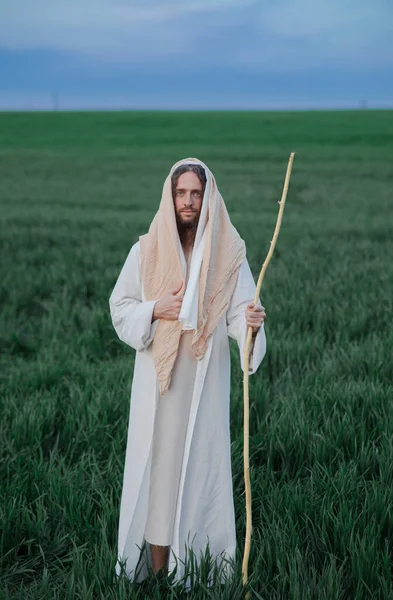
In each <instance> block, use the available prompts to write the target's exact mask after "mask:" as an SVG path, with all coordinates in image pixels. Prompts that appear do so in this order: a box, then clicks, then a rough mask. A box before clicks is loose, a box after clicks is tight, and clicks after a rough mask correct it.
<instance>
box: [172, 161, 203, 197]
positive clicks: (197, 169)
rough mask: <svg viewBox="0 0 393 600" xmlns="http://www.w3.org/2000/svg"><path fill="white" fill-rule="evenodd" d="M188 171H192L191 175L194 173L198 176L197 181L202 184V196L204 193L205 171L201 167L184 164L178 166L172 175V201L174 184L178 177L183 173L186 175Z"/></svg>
mask: <svg viewBox="0 0 393 600" xmlns="http://www.w3.org/2000/svg"><path fill="white" fill-rule="evenodd" d="M188 171H192V172H193V173H195V175H197V176H198V179H199V181H200V182H201V184H202V195H203V194H204V193H205V187H206V181H207V179H206V173H205V169H204V168H203V167H202V165H190V164H187V163H185V164H184V165H180V166H178V167H177V169H175V170H174V171H173V173H172V177H171V180H172V198H173V200H174V199H175V192H176V184H177V181H178V179H179V177H180V175H183V173H187V172H188Z"/></svg>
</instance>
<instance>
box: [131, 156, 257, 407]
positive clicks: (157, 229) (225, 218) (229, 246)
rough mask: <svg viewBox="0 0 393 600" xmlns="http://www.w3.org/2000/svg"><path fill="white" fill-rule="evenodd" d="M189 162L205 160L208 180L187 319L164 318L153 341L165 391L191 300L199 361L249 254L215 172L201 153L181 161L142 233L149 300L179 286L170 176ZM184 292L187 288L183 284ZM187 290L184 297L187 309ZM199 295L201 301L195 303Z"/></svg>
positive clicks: (143, 273)
mask: <svg viewBox="0 0 393 600" xmlns="http://www.w3.org/2000/svg"><path fill="white" fill-rule="evenodd" d="M187 163H196V164H200V165H201V166H202V167H203V168H204V169H205V172H206V176H207V182H206V187H205V194H204V197H203V201H202V208H201V214H200V219H199V223H198V230H197V234H196V239H195V242H196V243H195V244H194V250H193V255H192V259H191V268H190V279H189V286H187V287H190V289H191V288H192V287H193V288H194V291H193V295H194V298H191V299H190V298H188V300H187V302H186V304H187V303H188V310H187V313H188V314H186V315H183V319H182V321H180V320H176V321H174V320H173V321H172V320H167V319H159V323H158V325H157V329H156V332H155V335H154V339H153V341H152V355H153V361H154V365H155V369H156V373H157V379H158V385H159V390H160V395H161V396H163V395H164V394H165V392H166V391H167V390H168V388H169V386H170V381H171V376H172V371H173V367H174V364H175V360H176V357H177V352H178V348H179V343H180V336H181V334H182V329H183V328H188V327H187V323H188V324H189V323H190V322H192V305H194V306H195V305H196V306H197V327H196V329H195V330H194V334H193V339H192V344H191V348H192V351H193V354H194V356H195V358H196V359H197V360H200V359H201V358H203V356H204V354H205V352H206V348H207V343H208V341H209V338H210V337H211V335H212V334H213V332H214V330H215V329H216V327H217V325H218V323H219V320H220V318H221V317H222V315H223V314H224V313H225V312H226V311H227V309H228V306H229V303H230V301H231V297H232V295H233V292H234V289H235V286H236V281H237V276H238V272H239V267H240V265H241V264H242V262H243V260H244V259H245V256H246V248H245V243H244V241H243V240H242V239H241V238H240V236H239V234H238V232H237V231H236V229H235V227H234V226H233V225H232V223H231V221H230V219H229V215H228V212H227V209H226V206H225V204H224V200H223V198H222V196H221V194H220V192H219V190H218V187H217V184H216V181H215V178H214V175H213V174H212V172H211V171H210V170H209V169H208V167H207V166H206V165H205V164H204V163H203V162H202V161H200V160H199V159H197V158H188V159H183V160H181V161H178V162H177V163H175V164H174V165H173V167H172V168H171V170H170V172H169V175H168V176H167V178H166V179H165V182H164V186H163V190H162V197H161V202H160V205H159V209H158V211H157V213H156V215H155V217H154V219H153V221H152V223H151V225H150V228H149V231H148V233H147V234H145V235H142V236H140V238H139V240H140V249H141V279H142V285H143V290H144V295H145V298H146V300H159V299H160V298H162V297H163V296H164V295H165V294H166V293H167V292H168V290H169V289H172V288H174V287H176V286H179V284H180V281H181V279H182V277H183V272H184V255H183V252H182V247H181V243H180V238H179V234H178V230H177V224H176V215H175V208H174V201H173V197H172V182H171V176H172V173H173V171H174V170H175V169H176V168H177V167H178V166H179V165H181V164H187ZM198 249H199V251H198ZM201 253H202V258H201V260H199V261H198V254H199V255H200V254H201ZM198 262H199V263H200V264H199V265H198ZM195 272H197V275H198V277H197V279H198V285H194V286H192V285H191V286H190V281H191V279H192V276H193V275H194V279H195ZM183 281H184V278H183ZM181 291H184V283H183V288H182V290H181ZM186 294H187V292H186V293H185V295H184V298H183V303H182V310H183V304H185V300H186ZM195 295H196V296H197V298H198V302H197V303H195V301H194V302H193V300H195ZM183 312H184V311H183ZM180 316H181V315H179V318H180ZM184 323H185V326H184Z"/></svg>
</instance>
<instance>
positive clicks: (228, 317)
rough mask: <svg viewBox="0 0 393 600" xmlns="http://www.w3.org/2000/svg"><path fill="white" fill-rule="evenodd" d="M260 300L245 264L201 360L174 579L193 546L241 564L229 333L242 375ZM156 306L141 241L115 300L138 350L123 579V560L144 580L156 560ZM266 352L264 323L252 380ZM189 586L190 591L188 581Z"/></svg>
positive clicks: (121, 541) (172, 558)
mask: <svg viewBox="0 0 393 600" xmlns="http://www.w3.org/2000/svg"><path fill="white" fill-rule="evenodd" d="M254 294H255V282H254V278H253V276H252V273H251V270H250V267H249V265H248V261H247V259H245V260H244V262H243V263H242V265H241V267H240V269H239V276H238V280H237V284H236V288H235V291H234V293H233V296H232V299H231V302H230V305H229V308H228V310H227V312H226V314H225V315H223V316H222V318H221V319H220V321H219V324H218V326H217V328H216V330H215V331H214V333H213V335H212V336H211V338H210V340H209V343H208V346H207V350H206V353H205V355H204V357H203V358H202V359H201V360H200V361H198V366H197V372H196V377H195V385H194V390H193V397H192V401H191V407H190V415H189V422H188V428H187V435H186V441H185V447H184V454H183V462H182V473H181V477H180V486H179V492H178V502H177V510H176V516H175V524H174V532H173V541H172V545H171V549H170V554H169V563H168V572H169V573H171V572H172V570H173V569H174V568H175V567H176V564H177V572H176V577H175V578H174V581H179V580H180V578H182V577H183V576H184V564H183V562H182V561H185V560H186V557H187V555H188V548H187V551H186V549H185V544H187V545H189V546H191V545H192V549H193V551H194V553H195V557H196V558H197V560H198V557H199V556H200V553H201V552H202V553H204V552H205V549H206V544H207V542H209V547H210V553H211V555H213V557H218V556H219V555H221V553H223V554H222V555H221V556H224V557H225V556H226V557H230V558H232V559H234V558H235V552H236V530H235V512H234V503H233V488H232V469H231V453H230V450H231V446H230V429H229V425H230V423H229V400H230V353H229V340H228V335H229V336H230V337H231V338H233V339H235V340H236V341H237V343H238V346H239V350H240V361H241V367H242V369H243V354H244V347H245V341H246V336H247V325H246V320H245V311H246V308H247V304H248V303H249V302H253V299H254ZM157 300H158V298H157ZM157 300H151V301H146V300H145V297H144V293H143V287H142V283H141V277H140V244H139V242H137V243H136V244H134V246H133V247H132V248H131V250H130V252H129V254H128V256H127V258H126V261H125V263H124V265H123V268H122V270H121V272H120V274H119V277H118V279H117V282H116V284H115V287H114V289H113V291H112V294H111V296H110V299H109V306H110V312H111V317H112V323H113V326H114V328H115V330H116V333H117V335H118V336H119V338H120V339H121V340H122V341H123V342H125V343H126V344H128V345H129V346H131V347H132V348H134V349H135V350H136V357H135V366H134V376H133V381H132V387H131V404H130V413H129V422H128V436H127V449H126V458H125V467H124V477H123V489H122V496H121V505H120V519H119V532H118V557H117V563H116V573H117V574H118V575H119V574H120V571H121V569H120V564H119V561H121V562H123V563H124V561H126V564H125V571H126V573H127V576H128V577H129V578H130V579H131V580H135V581H137V582H140V581H142V580H143V579H145V577H146V576H147V574H148V572H147V565H146V560H147V561H148V560H149V559H148V556H147V557H146V559H144V558H143V555H142V558H141V553H140V548H142V546H143V543H144V532H145V525H146V521H147V511H148V497H149V496H148V495H149V483H150V468H151V449H152V439H153V428H154V417H155V410H156V406H157V402H159V401H160V396H159V391H158V384H157V377H156V372H155V367H154V363H153V358H152V352H151V346H150V345H151V342H152V340H153V338H154V334H155V331H156V329H157V326H158V323H159V321H158V320H156V321H154V322H153V323H152V322H151V319H152V314H153V309H154V305H155V303H156V301H157ZM265 353H266V337H265V330H264V325H263V324H262V327H261V328H260V330H259V332H258V334H257V336H256V338H255V343H254V346H253V351H252V354H251V356H250V371H249V373H250V375H252V374H253V373H255V371H256V370H257V369H258V367H259V365H260V363H261V361H262V359H263V357H264V356H265ZM138 546H139V548H138ZM140 558H141V562H140V563H139V565H138V569H137V570H136V567H137V563H138V561H139V559H140ZM176 559H177V560H176ZM217 564H219V563H217ZM223 581H224V580H223ZM185 585H186V588H189V587H190V584H189V581H188V579H187V581H186V584H185Z"/></svg>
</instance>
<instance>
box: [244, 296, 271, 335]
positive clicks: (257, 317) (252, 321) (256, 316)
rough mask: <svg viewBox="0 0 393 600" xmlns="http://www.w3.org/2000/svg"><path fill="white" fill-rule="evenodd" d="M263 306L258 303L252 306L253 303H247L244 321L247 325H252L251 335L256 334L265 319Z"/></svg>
mask: <svg viewBox="0 0 393 600" xmlns="http://www.w3.org/2000/svg"><path fill="white" fill-rule="evenodd" d="M265 317H266V313H265V308H264V307H263V306H260V305H259V304H257V305H255V306H254V303H250V304H248V305H247V310H246V323H247V326H248V327H252V332H253V335H256V334H257V333H258V331H259V329H260V328H261V325H262V323H263V321H264V320H265Z"/></svg>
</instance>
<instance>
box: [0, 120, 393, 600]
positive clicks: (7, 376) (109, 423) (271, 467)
mask: <svg viewBox="0 0 393 600" xmlns="http://www.w3.org/2000/svg"><path fill="white" fill-rule="evenodd" d="M291 151H296V156H295V161H294V165H293V171H292V178H291V183H290V187H289V193H288V198H287V202H286V206H285V211H284V218H283V222H282V226H281V232H280V235H279V238H278V242H277V245H276V249H275V252H274V255H273V258H272V260H271V262H270V265H269V267H268V270H267V273H266V276H265V279H264V283H263V287H262V293H261V300H262V303H263V305H264V306H265V308H266V312H267V317H266V324H265V328H266V336H267V354H266V356H265V359H264V361H263V363H262V365H261V367H260V370H259V371H258V373H257V374H256V375H255V376H254V377H253V378H252V380H251V390H250V400H251V408H250V454H251V456H250V462H251V486H252V498H253V526H254V529H253V536H252V544H251V556H250V562H249V583H250V586H251V590H252V593H251V598H252V599H253V600H254V599H257V598H263V599H264V600H265V599H268V600H276V599H293V600H309V599H310V600H311V599H318V600H319V599H321V600H322V599H324V600H339V599H351V600H360V599H363V598H373V599H375V598H393V583H392V580H393V568H392V565H393V493H392V489H393V476H392V473H393V467H392V461H393V437H392V434H393V359H392V347H393V327H392V319H393V293H392V282H393V243H392V238H393V236H392V226H393V197H392V196H393V194H392V189H393V162H392V156H393V112H388V111H386V112H383V111H380V112H378V111H375V112H374V111H365V112H361V111H358V112H325V113H324V112H310V113H301V112H299V113H296V112H293V113H263V112H262V113H258V112H248V113H247V112H246V113H240V112H239V113H236V112H222V113H203V112H201V113H165V112H162V113H160V112H157V113H153V112H151V113H121V112H120V113H74V114H72V113H69V114H66V113H65V114H62V113H51V114H44V113H40V114H38V113H37V114H5V113H3V114H0V171H1V172H0V199H1V265H0V268H1V273H0V275H1V278H0V281H1V292H0V293H1V320H0V330H1V331H0V377H1V379H0V385H1V502H0V510H1V538H0V539H1V561H2V562H1V574H0V577H1V588H0V593H1V594H3V595H2V598H7V599H8V598H9V599H12V600H14V599H15V600H16V599H19V598H20V599H23V600H33V599H34V600H38V599H41V598H53V599H59V600H60V599H70V600H71V599H72V600H82V599H83V600H93V599H94V600H95V599H101V598H102V599H119V600H125V599H130V598H135V599H138V600H142V599H145V598H160V597H162V598H170V599H174V598H181V597H182V595H181V593H180V591H179V590H177V589H176V588H175V587H172V588H171V587H168V586H165V584H163V583H161V585H159V583H158V582H157V581H154V580H149V581H147V582H145V583H144V584H143V585H142V586H138V585H131V584H130V583H129V582H128V580H125V579H124V578H122V579H120V580H118V579H117V578H116V575H115V571H114V565H115V562H116V542H117V524H118V513H119V505H120V493H121V485H122V476H123V465H124V457H125V448H126V434H127V424H128V411H129V398H130V386H131V378H132V368H133V360H134V351H133V350H131V349H130V348H129V347H127V346H126V345H125V344H123V343H122V342H121V341H120V340H119V339H118V338H117V336H116V333H115V331H114V329H113V327H112V324H111V321H110V314H109V304H108V299H109V296H110V293H111V291H112V289H113V286H114V283H115V281H116V279H117V276H118V274H119V272H120V269H121V267H122V265H123V262H124V260H125V258H126V256H127V254H128V251H129V249H130V247H131V245H132V244H133V243H134V242H135V241H136V240H137V239H138V236H139V235H141V234H142V233H145V232H146V231H147V228H148V226H149V224H150V222H151V220H152V218H153V216H154V214H155V211H156V210H157V208H158V203H159V201H160V198H161V191H162V185H163V183H164V180H165V178H166V176H167V174H168V172H169V170H170V168H171V166H172V165H173V163H174V162H176V161H178V160H179V159H181V158H186V157H188V156H191V157H197V158H200V159H201V160H203V161H204V162H206V163H207V165H208V166H209V167H210V169H211V170H212V172H213V173H214V175H215V177H216V181H217V184H218V187H219V189H220V191H221V194H222V196H223V198H224V200H225V201H226V204H227V207H228V210H229V213H230V216H231V219H232V221H233V223H234V225H235V226H236V227H237V229H238V231H239V232H240V234H241V236H242V237H243V239H244V240H245V241H246V244H247V254H248V259H249V262H250V265H251V268H252V270H253V273H254V275H255V278H257V276H258V274H259V270H260V268H261V265H262V263H263V261H264V259H265V257H266V254H267V252H268V249H269V246H270V240H271V239H272V236H273V231H274V227H275V224H276V218H277V214H278V208H279V205H278V203H277V201H278V200H279V199H280V197H281V191H282V186H283V181H284V176H285V170H286V166H287V161H288V157H289V154H290V152H291ZM231 351H232V353H233V355H232V357H233V361H232V384H233V385H232V395H231V435H232V465H233V476H234V477H233V488H234V497H235V506H236V518H237V539H238V553H239V560H238V563H239V565H238V566H239V577H238V580H237V581H234V582H233V584H232V587H228V589H225V590H220V589H217V588H212V589H210V591H208V590H206V588H205V586H204V584H203V578H201V581H200V583H199V584H198V585H197V586H196V588H195V590H194V591H192V592H191V593H190V594H188V595H187V597H188V598H190V599H193V598H195V599H202V598H226V599H227V600H229V599H230V600H236V599H237V598H239V599H240V598H241V597H242V587H241V558H242V555H243V540H244V534H245V497H244V483H243V390H242V376H241V371H240V365H239V357H238V351H237V348H236V347H235V346H234V345H232V347H231Z"/></svg>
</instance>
